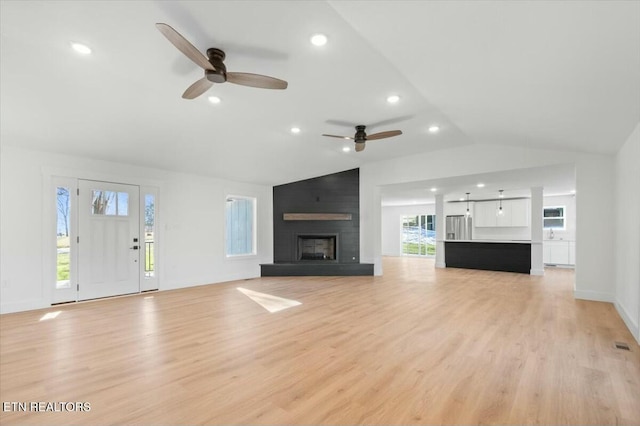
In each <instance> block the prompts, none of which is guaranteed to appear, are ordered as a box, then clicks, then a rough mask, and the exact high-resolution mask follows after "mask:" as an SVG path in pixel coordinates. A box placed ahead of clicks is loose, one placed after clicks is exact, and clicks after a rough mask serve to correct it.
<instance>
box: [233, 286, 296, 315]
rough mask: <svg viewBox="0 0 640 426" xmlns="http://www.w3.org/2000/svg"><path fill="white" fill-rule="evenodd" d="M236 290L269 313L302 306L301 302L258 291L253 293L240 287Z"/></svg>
mask: <svg viewBox="0 0 640 426" xmlns="http://www.w3.org/2000/svg"><path fill="white" fill-rule="evenodd" d="M236 288H237V289H238V291H240V292H241V293H243V294H245V295H246V296H247V297H248V298H249V299H251V300H253V301H254V302H256V303H257V304H258V305H260V306H262V307H263V308H265V309H266V310H267V311H269V312H271V313H274V312H279V311H282V310H285V309H288V308H292V307H294V306H298V305H302V302H298V301H297V300H291V299H285V298H283V297H278V296H273V295H271V294H266V293H260V292H258V291H253V290H249V289H246V288H242V287H236Z"/></svg>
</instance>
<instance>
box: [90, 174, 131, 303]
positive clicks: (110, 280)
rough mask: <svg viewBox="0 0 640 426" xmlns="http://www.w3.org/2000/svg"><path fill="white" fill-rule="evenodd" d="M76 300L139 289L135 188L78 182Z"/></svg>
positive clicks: (95, 182)
mask: <svg viewBox="0 0 640 426" xmlns="http://www.w3.org/2000/svg"><path fill="white" fill-rule="evenodd" d="M78 187H79V190H80V195H79V200H78V205H79V215H78V219H79V224H78V225H79V229H78V238H79V239H78V300H87V299H95V298H98V297H108V296H116V295H120V294H128V293H138V292H139V291H140V244H141V243H140V232H139V228H140V216H139V205H140V203H139V197H140V188H139V187H138V186H135V185H123V184H118V183H109V182H98V181H91V180H80V181H79V185H78Z"/></svg>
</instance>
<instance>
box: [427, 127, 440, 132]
mask: <svg viewBox="0 0 640 426" xmlns="http://www.w3.org/2000/svg"><path fill="white" fill-rule="evenodd" d="M439 131H440V127H438V126H430V127H429V133H438V132H439Z"/></svg>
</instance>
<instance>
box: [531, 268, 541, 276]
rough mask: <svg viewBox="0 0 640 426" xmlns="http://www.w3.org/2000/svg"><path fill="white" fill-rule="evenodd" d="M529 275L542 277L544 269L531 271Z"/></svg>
mask: <svg viewBox="0 0 640 426" xmlns="http://www.w3.org/2000/svg"><path fill="white" fill-rule="evenodd" d="M529 274H531V275H538V276H543V275H544V268H543V269H531V270H530V271H529Z"/></svg>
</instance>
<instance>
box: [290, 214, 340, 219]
mask: <svg viewBox="0 0 640 426" xmlns="http://www.w3.org/2000/svg"><path fill="white" fill-rule="evenodd" d="M282 219H283V220H351V213H283V214H282Z"/></svg>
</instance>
